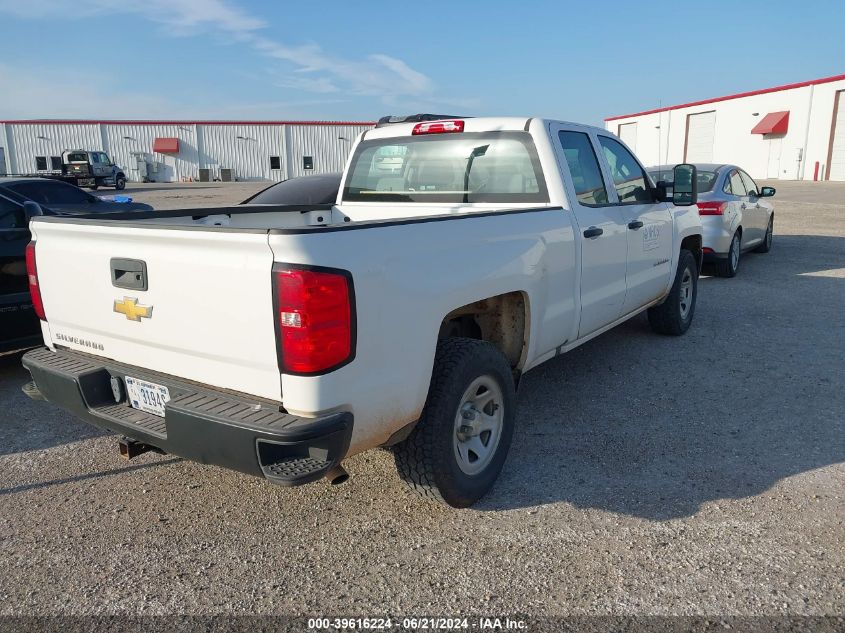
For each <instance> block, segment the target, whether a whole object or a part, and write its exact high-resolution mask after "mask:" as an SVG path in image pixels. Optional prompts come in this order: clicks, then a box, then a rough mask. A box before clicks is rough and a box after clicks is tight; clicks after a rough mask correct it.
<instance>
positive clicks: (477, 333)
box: [437, 292, 528, 371]
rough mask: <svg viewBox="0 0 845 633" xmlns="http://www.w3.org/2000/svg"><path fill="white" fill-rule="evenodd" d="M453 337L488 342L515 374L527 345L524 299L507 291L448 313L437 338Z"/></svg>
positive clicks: (516, 293) (523, 361)
mask: <svg viewBox="0 0 845 633" xmlns="http://www.w3.org/2000/svg"><path fill="white" fill-rule="evenodd" d="M454 336H462V337H466V338H473V339H478V340H481V341H488V342H490V343H492V344H493V345H495V346H496V347H498V348H499V349H500V350H501V352H502V353H503V354H504V355H505V358H507V359H508V363H510V366H511V367H512V368H513V369H514V370H517V371H518V370H519V369H520V368H521V367H522V366H523V365H524V364H525V350H526V348H527V346H528V309H527V299H526V297H525V296H524V295H523V293H521V292H509V293H507V294H503V295H497V296H495V297H489V298H488V299H481V300H480V301H475V302H473V303H470V304H467V305H465V306H461V307H460V308H457V309H456V310H452V311H451V312H450V313H449V314H447V315H446V316H445V317H444V318H443V321H442V322H441V324H440V332H439V334H438V337H437V338H438V339H443V338H450V337H454Z"/></svg>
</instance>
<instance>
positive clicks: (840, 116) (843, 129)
mask: <svg viewBox="0 0 845 633" xmlns="http://www.w3.org/2000/svg"><path fill="white" fill-rule="evenodd" d="M830 134H831V138H830V156H829V158H828V162H827V164H828V168H827V178H828V180H845V90H840V91H839V92H837V93H836V112H835V114H834V118H833V130H831V133H830Z"/></svg>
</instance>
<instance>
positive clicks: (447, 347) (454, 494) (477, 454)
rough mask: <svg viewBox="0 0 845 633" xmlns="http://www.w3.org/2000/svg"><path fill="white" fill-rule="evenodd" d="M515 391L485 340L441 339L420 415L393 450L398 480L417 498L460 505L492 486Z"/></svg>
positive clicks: (507, 439)
mask: <svg viewBox="0 0 845 633" xmlns="http://www.w3.org/2000/svg"><path fill="white" fill-rule="evenodd" d="M515 400H516V395H515V387H514V381H513V376H512V375H511V368H510V366H509V365H508V361H507V360H506V359H505V357H504V355H503V354H502V353H501V352H500V351H499V350H498V349H497V348H496V347H495V346H493V345H491V344H490V343H486V342H484V341H478V340H475V339H468V338H448V339H443V340H441V341H440V342H439V343H438V345H437V353H436V355H435V359H434V372H433V374H432V378H431V385H430V387H429V390H428V398H427V399H426V403H425V407H424V408H423V412H422V416H421V417H420V420H419V422H417V425H416V427H415V428H414V430H413V431H412V432H411V435H409V436H408V438H407V439H406V440H404V441H403V442H401V443H399V444H397V445H396V446H394V447H393V456H394V460H395V462H396V469H397V471H398V472H399V476H400V477H401V478H402V479H403V480H404V481H405V483H406V484H407V485H408V486H409V487H410V488H411V489H413V490H414V491H415V492H417V493H419V494H420V495H422V496H424V497H427V498H429V499H432V500H435V501H440V502H442V503H446V504H448V505H450V506H452V507H455V508H465V507H467V506H470V505H472V504H473V503H475V502H476V501H478V500H479V499H480V498H481V497H483V496H484V495H485V494H486V493H487V492H488V491H489V490H490V488H491V487H492V486H493V483H494V482H495V481H496V478H497V477H498V476H499V472H500V471H501V470H502V466H503V465H504V463H505V459H506V457H507V454H508V449H509V448H510V444H511V438H512V437H513V427H514V406H515Z"/></svg>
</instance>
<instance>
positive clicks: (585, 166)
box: [558, 132, 607, 207]
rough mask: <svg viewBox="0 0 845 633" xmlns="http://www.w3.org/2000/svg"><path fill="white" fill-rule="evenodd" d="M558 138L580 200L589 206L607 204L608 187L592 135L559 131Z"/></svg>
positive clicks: (576, 194)
mask: <svg viewBox="0 0 845 633" xmlns="http://www.w3.org/2000/svg"><path fill="white" fill-rule="evenodd" d="M558 138H559V139H560V144H561V146H562V147H563V154H564V156H566V164H567V166H568V167H569V173H570V174H571V176H572V184H573V186H574V187H575V196H576V197H577V198H578V202H580V203H581V204H583V205H585V206H588V207H592V206H596V205H600V204H607V187H605V184H604V179H603V178H602V175H601V169H600V168H599V160H598V158H597V157H596V152H595V150H594V149H593V145H592V143H590V137H589V136H587V135H586V134H584V133H583V132H559V133H558Z"/></svg>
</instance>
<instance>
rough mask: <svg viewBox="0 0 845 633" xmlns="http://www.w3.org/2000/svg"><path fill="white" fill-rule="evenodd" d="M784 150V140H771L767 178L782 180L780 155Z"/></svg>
mask: <svg viewBox="0 0 845 633" xmlns="http://www.w3.org/2000/svg"><path fill="white" fill-rule="evenodd" d="M782 148H783V138H782V137H778V138H770V139H769V167H768V169H767V170H766V178H780V153H781V149H782Z"/></svg>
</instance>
